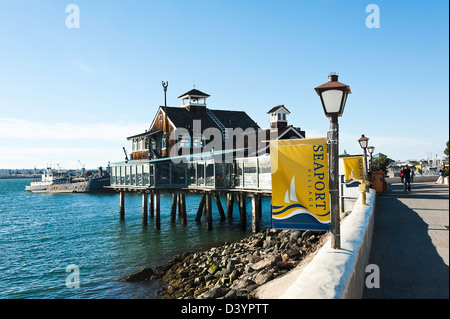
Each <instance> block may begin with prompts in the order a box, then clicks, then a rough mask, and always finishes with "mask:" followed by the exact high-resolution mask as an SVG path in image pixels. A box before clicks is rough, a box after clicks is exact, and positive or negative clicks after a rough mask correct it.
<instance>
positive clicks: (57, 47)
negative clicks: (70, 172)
mask: <svg viewBox="0 0 450 319" xmlns="http://www.w3.org/2000/svg"><path fill="white" fill-rule="evenodd" d="M71 3H74V4H76V5H78V7H79V8H80V28H78V29H69V28H67V27H66V23H65V22H66V18H67V16H68V15H69V13H66V6H67V5H69V4H71ZM372 3H373V4H376V5H378V7H379V9H380V28H372V29H369V28H367V27H366V23H365V22H366V18H367V16H368V15H369V14H370V13H366V7H367V6H368V5H369V4H372ZM448 5H449V2H448V1H447V0H432V1H378V0H368V1H364V0H346V1H343V0H317V1H301V0H297V1H273V0H272V1H249V0H247V1H233V0H231V1H214V0H208V1H206V0H205V1H196V0H190V1H181V0H180V1H170V0H168V1H138V0H134V1H111V0H109V1H102V0H96V1H86V0H70V1H63V0H53V1H51V0H45V1H44V0H41V1H32V0H27V1H25V0H15V1H12V0H7V1H6V0H0V48H1V49H0V152H1V156H0V168H32V167H34V166H36V167H44V166H45V165H47V163H48V162H52V163H60V164H61V165H62V166H65V167H68V168H69V167H70V168H74V167H76V166H77V165H78V167H79V164H78V160H80V161H81V162H83V163H84V164H86V166H87V167H92V168H94V167H96V166H98V165H106V163H107V162H108V161H111V162H115V161H120V160H122V159H123V153H122V146H125V147H127V148H128V149H130V145H129V143H128V142H127V141H126V136H130V135H133V134H137V133H140V132H142V131H144V130H145V129H147V128H148V126H149V124H150V122H151V121H152V119H153V116H154V114H155V112H156V110H157V107H158V105H161V104H163V103H164V98H163V91H162V87H161V81H162V80H164V81H169V89H168V96H167V98H168V104H169V105H171V106H179V105H180V104H181V103H180V101H179V100H178V99H177V97H178V96H179V95H180V94H182V93H184V92H186V91H188V90H190V89H191V88H192V87H193V83H194V82H195V85H196V88H197V89H199V90H201V91H203V92H206V93H208V94H210V95H211V97H210V98H209V99H208V106H209V107H210V108H212V109H230V110H245V111H246V112H247V113H248V114H249V115H250V116H251V117H252V118H253V119H254V120H255V121H257V122H258V124H259V125H260V126H261V127H268V125H269V123H268V121H269V117H268V115H267V114H266V112H267V111H268V110H269V109H270V108H271V107H273V106H275V105H278V104H284V105H285V106H286V107H287V108H288V109H289V110H290V111H291V115H290V116H289V118H288V119H289V123H290V124H293V125H295V126H299V127H301V129H302V130H305V131H306V134H307V137H319V136H326V132H327V130H328V123H329V122H328V119H327V118H326V117H325V116H324V114H323V111H322V107H321V104H320V101H319V98H318V96H317V94H316V93H315V91H314V87H316V86H318V85H320V84H323V83H324V82H326V81H327V75H328V73H329V72H338V73H339V75H340V78H339V80H340V81H341V82H343V83H346V84H348V85H350V86H351V89H352V92H353V94H352V95H351V96H350V97H349V99H348V101H347V105H346V109H345V113H344V115H343V117H342V118H340V122H339V124H340V142H341V144H340V151H341V152H342V151H343V150H344V149H345V150H346V151H347V152H348V153H352V154H356V153H361V149H360V147H359V145H358V143H357V139H358V138H359V137H360V136H361V134H365V135H366V136H367V137H369V138H370V141H369V144H371V145H373V146H375V147H376V149H375V152H382V153H384V154H387V155H388V156H389V157H391V158H393V159H396V160H406V159H414V158H425V157H427V156H428V155H430V154H432V155H435V154H437V155H438V156H443V150H444V148H445V143H446V141H447V140H448V131H449V94H448V86H449V83H448V77H449V72H448V71H449V64H448V61H449V42H448V37H449V34H448V30H449V21H448V10H449V8H448Z"/></svg>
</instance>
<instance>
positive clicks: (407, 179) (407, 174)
mask: <svg viewBox="0 0 450 319" xmlns="http://www.w3.org/2000/svg"><path fill="white" fill-rule="evenodd" d="M403 184H404V185H405V189H404V191H406V189H408V190H409V191H410V190H411V169H410V168H409V167H408V165H405V168H404V169H403Z"/></svg>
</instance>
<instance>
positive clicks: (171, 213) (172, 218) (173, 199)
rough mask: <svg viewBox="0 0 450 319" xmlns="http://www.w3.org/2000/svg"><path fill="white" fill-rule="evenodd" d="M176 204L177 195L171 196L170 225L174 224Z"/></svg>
mask: <svg viewBox="0 0 450 319" xmlns="http://www.w3.org/2000/svg"><path fill="white" fill-rule="evenodd" d="M177 203H178V194H172V209H171V211H170V221H171V222H172V223H174V222H175V219H176V217H177Z"/></svg>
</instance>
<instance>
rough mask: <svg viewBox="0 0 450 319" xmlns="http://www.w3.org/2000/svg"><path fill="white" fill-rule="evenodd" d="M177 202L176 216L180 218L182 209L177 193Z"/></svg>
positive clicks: (179, 195)
mask: <svg viewBox="0 0 450 319" xmlns="http://www.w3.org/2000/svg"><path fill="white" fill-rule="evenodd" d="M177 198H178V203H177V207H178V208H177V209H178V218H181V211H182V210H183V203H182V202H181V201H182V199H181V194H177Z"/></svg>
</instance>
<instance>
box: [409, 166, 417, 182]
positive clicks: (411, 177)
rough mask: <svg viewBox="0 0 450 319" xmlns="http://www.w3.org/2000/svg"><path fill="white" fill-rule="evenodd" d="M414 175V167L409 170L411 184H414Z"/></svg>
mask: <svg viewBox="0 0 450 319" xmlns="http://www.w3.org/2000/svg"><path fill="white" fill-rule="evenodd" d="M415 175H416V173H414V167H412V168H411V174H410V180H411V184H412V183H414V176H415Z"/></svg>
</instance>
